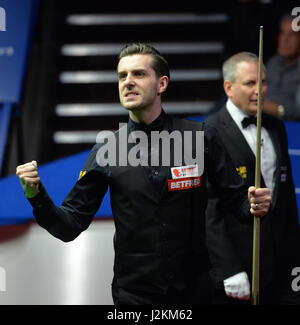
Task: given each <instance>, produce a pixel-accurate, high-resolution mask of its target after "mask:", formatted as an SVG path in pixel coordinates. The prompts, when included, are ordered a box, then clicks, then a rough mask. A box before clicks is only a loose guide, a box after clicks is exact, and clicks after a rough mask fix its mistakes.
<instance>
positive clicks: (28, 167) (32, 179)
mask: <svg viewBox="0 0 300 325" xmlns="http://www.w3.org/2000/svg"><path fill="white" fill-rule="evenodd" d="M16 175H17V176H18V177H19V179H20V182H21V185H22V187H23V190H24V193H25V196H26V197H27V198H33V197H35V196H36V195H37V194H38V192H39V184H40V178H39V174H38V170H37V162H36V161H35V160H33V161H31V162H29V163H26V164H24V165H20V166H18V167H17V169H16Z"/></svg>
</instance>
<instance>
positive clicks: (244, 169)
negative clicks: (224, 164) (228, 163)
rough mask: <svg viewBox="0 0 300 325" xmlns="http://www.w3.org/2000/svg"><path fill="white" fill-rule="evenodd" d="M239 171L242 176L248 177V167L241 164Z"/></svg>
mask: <svg viewBox="0 0 300 325" xmlns="http://www.w3.org/2000/svg"><path fill="white" fill-rule="evenodd" d="M236 170H237V172H238V173H239V174H240V176H242V178H247V168H246V166H240V167H237V168H236Z"/></svg>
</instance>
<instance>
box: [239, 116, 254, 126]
mask: <svg viewBox="0 0 300 325" xmlns="http://www.w3.org/2000/svg"><path fill="white" fill-rule="evenodd" d="M250 124H255V125H256V117H254V116H249V117H244V119H243V120H242V127H243V128H244V129H245V128H246V127H247V126H249V125H250Z"/></svg>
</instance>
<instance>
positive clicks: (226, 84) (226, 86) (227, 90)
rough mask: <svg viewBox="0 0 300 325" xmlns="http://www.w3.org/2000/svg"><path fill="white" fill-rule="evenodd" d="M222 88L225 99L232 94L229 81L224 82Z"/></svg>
mask: <svg viewBox="0 0 300 325" xmlns="http://www.w3.org/2000/svg"><path fill="white" fill-rule="evenodd" d="M223 88H224V91H225V94H226V95H227V97H229V98H230V97H231V94H232V83H231V81H229V80H225V81H224V83H223Z"/></svg>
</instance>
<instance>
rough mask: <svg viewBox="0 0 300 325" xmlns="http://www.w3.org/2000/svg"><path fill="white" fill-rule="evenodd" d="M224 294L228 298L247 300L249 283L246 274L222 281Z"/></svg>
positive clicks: (239, 274)
mask: <svg viewBox="0 0 300 325" xmlns="http://www.w3.org/2000/svg"><path fill="white" fill-rule="evenodd" d="M223 283H224V289H225V293H226V295H227V296H228V297H231V298H235V299H239V300H249V297H250V283H249V280H248V276H247V273H246V272H241V273H238V274H235V275H233V276H231V277H229V278H227V279H225V280H224V281H223Z"/></svg>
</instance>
